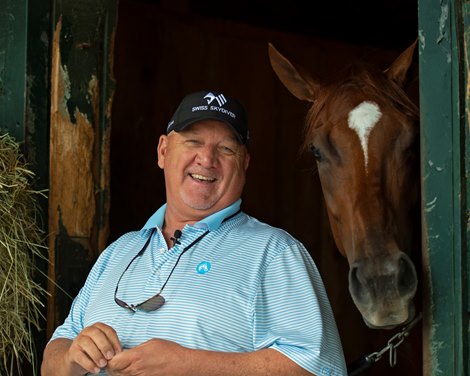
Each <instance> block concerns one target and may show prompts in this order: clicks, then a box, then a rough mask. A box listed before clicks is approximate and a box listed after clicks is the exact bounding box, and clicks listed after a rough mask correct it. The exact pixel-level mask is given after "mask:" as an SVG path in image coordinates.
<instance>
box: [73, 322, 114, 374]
mask: <svg viewBox="0 0 470 376" xmlns="http://www.w3.org/2000/svg"><path fill="white" fill-rule="evenodd" d="M121 352H122V349H121V344H120V342H119V339H118V337H117V334H116V332H115V330H114V329H113V328H111V327H110V326H108V325H106V324H103V323H96V324H93V325H91V326H88V327H86V328H85V329H83V330H82V331H81V332H80V334H79V335H78V336H77V338H75V340H74V341H73V342H72V344H71V345H70V347H69V349H68V351H67V358H68V361H69V362H70V364H77V365H78V366H80V367H81V368H83V369H84V370H85V371H86V372H91V373H98V372H99V371H100V368H104V367H106V365H107V364H108V361H109V360H111V359H112V358H113V357H114V356H115V355H116V354H119V353H121Z"/></svg>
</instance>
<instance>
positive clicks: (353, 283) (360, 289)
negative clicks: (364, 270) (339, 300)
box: [349, 265, 368, 303]
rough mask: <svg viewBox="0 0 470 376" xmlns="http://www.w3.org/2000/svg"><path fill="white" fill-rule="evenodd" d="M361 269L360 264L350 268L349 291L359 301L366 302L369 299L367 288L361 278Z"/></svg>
mask: <svg viewBox="0 0 470 376" xmlns="http://www.w3.org/2000/svg"><path fill="white" fill-rule="evenodd" d="M359 274H360V271H359V266H358V265H353V266H351V268H350V270H349V292H350V293H351V296H352V297H353V298H354V300H355V301H356V302H358V303H366V302H367V300H368V296H367V295H368V294H367V290H366V289H365V288H364V284H363V283H362V282H361V280H360V276H359Z"/></svg>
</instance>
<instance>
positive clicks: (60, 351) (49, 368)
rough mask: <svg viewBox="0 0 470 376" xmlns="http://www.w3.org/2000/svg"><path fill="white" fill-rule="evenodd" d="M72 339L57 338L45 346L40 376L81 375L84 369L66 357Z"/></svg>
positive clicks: (84, 372)
mask: <svg viewBox="0 0 470 376" xmlns="http://www.w3.org/2000/svg"><path fill="white" fill-rule="evenodd" d="M71 344H72V341H71V340H69V339H66V338H58V339H55V340H53V341H51V342H50V343H48V345H47V346H46V348H45V350H44V357H43V361H42V365H41V376H81V375H85V374H86V371H85V370H83V369H82V368H81V367H79V366H78V365H76V366H74V365H72V364H70V363H69V362H68V361H67V359H68V357H67V351H68V349H69V347H70V345H71Z"/></svg>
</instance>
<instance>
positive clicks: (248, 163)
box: [245, 151, 250, 172]
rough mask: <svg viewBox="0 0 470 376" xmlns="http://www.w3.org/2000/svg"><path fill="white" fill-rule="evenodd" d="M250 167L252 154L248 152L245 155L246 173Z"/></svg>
mask: <svg viewBox="0 0 470 376" xmlns="http://www.w3.org/2000/svg"><path fill="white" fill-rule="evenodd" d="M249 165H250V153H249V152H248V151H247V152H246V155H245V172H246V170H248V166H249Z"/></svg>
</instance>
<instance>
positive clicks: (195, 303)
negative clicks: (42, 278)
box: [52, 200, 347, 376]
mask: <svg viewBox="0 0 470 376" xmlns="http://www.w3.org/2000/svg"><path fill="white" fill-rule="evenodd" d="M240 205H241V200H238V201H236V202H235V203H234V204H232V205H231V206H229V207H227V208H225V209H223V210H221V211H220V212H217V213H215V214H212V215H210V216H208V217H207V218H205V219H204V220H202V221H200V222H198V223H196V224H194V225H192V226H191V225H186V226H185V227H184V228H183V229H182V236H181V238H180V242H181V244H178V245H176V246H174V247H171V248H170V249H168V247H167V245H166V242H165V239H164V237H163V234H162V232H161V227H162V224H163V218H164V214H165V210H166V206H165V205H163V206H162V207H161V208H160V209H159V210H158V211H157V212H156V213H155V214H154V215H153V216H152V217H151V218H150V219H149V220H148V221H147V223H146V224H145V226H144V227H143V228H142V230H141V231H134V232H129V233H127V234H125V235H123V236H121V237H120V238H119V239H117V240H116V241H115V242H113V243H112V244H111V245H110V246H109V247H107V248H106V250H105V251H104V252H103V253H102V254H101V255H100V257H99V258H98V260H97V262H96V263H95V265H94V266H93V268H92V270H91V271H90V274H89V275H88V278H87V280H86V282H85V284H84V286H83V287H82V289H81V290H80V292H79V293H78V295H77V297H76V298H75V299H74V301H73V304H72V307H71V310H70V313H69V315H68V317H67V319H66V320H65V322H64V323H63V324H62V325H61V326H59V327H58V328H57V329H56V330H55V332H54V334H53V336H52V339H55V338H59V337H65V338H69V339H73V338H75V337H76V336H77V334H78V333H79V332H80V331H81V330H82V329H83V328H85V327H86V326H89V325H92V324H93V323H96V322H104V323H106V324H108V325H110V326H112V327H113V328H114V329H115V330H116V332H117V334H118V336H119V339H120V341H121V345H122V346H123V348H132V347H134V346H137V345H139V344H141V343H143V342H145V341H147V340H149V339H151V338H163V339H167V340H171V341H175V342H177V343H179V344H180V345H182V346H186V347H189V348H193V349H207V350H214V351H227V352H248V351H255V350H259V349H263V348H272V349H276V350H277V351H280V352H281V353H283V354H284V355H286V356H287V357H289V358H290V359H292V360H293V361H294V362H296V363H297V364H299V365H300V366H301V367H303V368H305V369H307V370H308V371H310V372H312V373H314V374H316V375H318V376H320V375H322V376H323V375H329V376H333V375H335V376H340V375H341V376H343V375H346V374H347V371H346V366H345V361H344V356H343V351H342V347H341V342H340V338H339V335H338V331H337V327H336V323H335V320H334V317H333V312H332V310H331V307H330V303H329V301H328V297H327V295H326V292H325V288H324V286H323V282H322V280H321V277H320V274H319V272H318V270H317V268H316V266H315V264H314V262H313V260H312V258H311V257H310V255H309V253H308V252H307V250H306V249H305V247H304V246H303V245H302V244H301V243H300V242H299V241H298V240H296V239H295V238H293V237H292V236H291V235H290V234H288V233H287V232H285V231H283V230H281V229H279V228H275V227H272V226H269V225H267V224H265V223H262V222H260V221H258V220H257V219H255V218H253V217H250V216H249V215H247V214H245V213H244V212H239V213H238V214H236V215H235V216H234V217H232V218H230V219H229V220H227V221H225V222H224V221H223V220H224V219H225V218H227V217H229V216H230V215H233V214H234V213H236V212H237V211H238V210H239V209H240ZM154 228H156V231H152V230H153V229H154ZM207 230H209V233H208V234H207V235H206V236H205V237H204V238H203V239H202V240H200V241H199V242H198V243H196V244H195V245H194V246H193V247H192V248H191V249H189V250H188V251H187V252H186V253H185V254H183V255H182V257H181V259H180V261H179V263H178V265H177V266H176V268H175V270H174V272H173V274H172V275H171V277H170V279H169V281H168V283H167V285H166V286H165V288H164V290H163V293H162V295H163V296H164V297H165V299H166V302H165V304H164V305H163V307H161V308H160V309H158V310H156V311H153V312H143V311H137V312H132V311H130V310H129V309H125V308H122V307H120V306H118V305H117V304H116V303H115V301H114V291H115V288H116V284H117V281H118V279H119V277H120V276H121V274H122V273H123V271H124V270H125V268H126V267H127V266H128V264H129V263H130V261H131V260H132V258H133V257H134V256H135V255H136V254H137V253H138V252H139V251H140V250H141V249H142V247H143V245H144V244H145V242H146V240H147V239H148V237H149V236H150V235H151V234H152V232H153V234H154V235H153V237H152V239H151V241H150V243H149V246H148V247H147V249H146V251H145V252H144V253H143V255H142V256H141V257H138V258H136V260H135V261H134V262H133V263H132V265H131V266H130V268H129V269H128V270H127V271H126V272H125V273H124V275H123V277H122V279H121V282H120V284H119V290H118V298H119V299H121V300H123V301H125V302H126V303H128V304H139V303H142V302H143V301H145V300H146V299H148V298H149V297H151V296H153V295H155V294H156V293H157V292H158V291H159V290H160V287H161V286H162V285H163V283H164V282H165V280H166V278H167V277H168V275H169V273H170V271H171V269H172V268H173V266H174V265H175V262H176V260H177V258H178V255H179V254H180V253H181V251H182V250H183V248H184V247H186V246H187V245H189V244H190V243H191V242H193V241H194V240H195V239H196V238H197V237H199V236H201V235H202V234H203V233H204V232H206V231H207ZM102 373H103V374H106V373H105V371H103V372H102Z"/></svg>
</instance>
